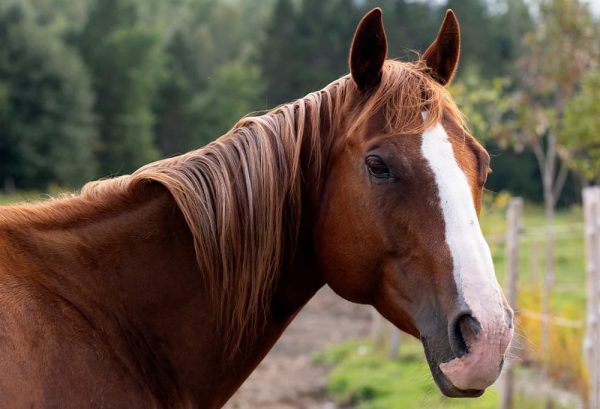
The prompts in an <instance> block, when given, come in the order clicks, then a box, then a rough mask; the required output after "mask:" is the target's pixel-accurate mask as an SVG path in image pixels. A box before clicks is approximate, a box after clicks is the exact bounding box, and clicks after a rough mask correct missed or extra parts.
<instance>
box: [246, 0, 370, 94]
mask: <svg viewBox="0 0 600 409" xmlns="http://www.w3.org/2000/svg"><path fill="white" fill-rule="evenodd" d="M359 18H360V9H359V8H358V7H357V6H356V4H355V2H353V1H350V0H331V1H326V2H325V1H321V0H304V1H301V2H299V4H298V7H294V2H293V1H291V0H278V1H277V2H276V4H275V7H274V10H273V14H272V17H271V18H270V20H269V21H268V22H267V26H266V31H265V37H264V39H263V42H262V44H261V46H260V48H259V51H258V62H259V65H260V68H261V72H262V74H263V78H264V82H265V97H266V101H267V104H268V105H276V104H281V103H284V102H288V101H290V100H293V99H296V98H299V97H302V96H304V95H305V94H307V93H308V92H311V91H314V90H317V89H319V88H320V87H323V86H325V85H327V83H329V82H330V81H333V80H334V79H336V78H337V77H339V76H341V75H343V74H345V73H347V72H348V50H349V47H350V41H351V39H352V35H353V33H354V28H355V26H356V22H357V21H358V19H359Z"/></svg>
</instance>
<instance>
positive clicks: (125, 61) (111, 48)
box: [77, 0, 163, 175]
mask: <svg viewBox="0 0 600 409" xmlns="http://www.w3.org/2000/svg"><path fill="white" fill-rule="evenodd" d="M138 7H139V4H138V3H137V1H136V0H95V2H94V3H93V4H92V7H91V10H90V13H89V17H88V21H87V23H86V25H85V26H84V28H83V30H82V32H81V33H80V34H79V36H78V38H77V44H78V46H79V50H80V52H81V54H82V56H83V57H84V60H85V62H86V64H87V66H88V67H89V70H90V72H91V73H92V78H93V85H94V90H95V93H96V107H95V112H96V115H97V116H98V120H99V130H100V138H101V144H100V146H99V150H98V158H99V161H100V166H101V169H100V171H101V174H102V175H109V174H111V175H112V174H117V173H123V172H130V171H132V170H134V169H136V168H137V167H139V166H140V165H142V164H144V163H147V162H149V161H151V160H154V159H156V158H157V157H158V149H157V148H156V146H155V143H154V135H153V126H154V120H155V118H154V114H153V111H152V102H153V99H154V97H155V95H156V91H157V88H158V83H159V80H160V78H161V75H162V73H163V54H162V52H161V51H162V50H161V36H160V33H159V32H158V30H157V29H155V28H152V27H150V28H148V26H147V25H142V24H141V20H140V16H139V9H138Z"/></svg>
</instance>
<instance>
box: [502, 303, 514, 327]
mask: <svg viewBox="0 0 600 409" xmlns="http://www.w3.org/2000/svg"><path fill="white" fill-rule="evenodd" d="M514 316H515V314H514V313H513V311H512V310H511V309H510V308H506V309H505V310H504V320H505V321H506V326H507V327H508V329H512V327H513V322H514Z"/></svg>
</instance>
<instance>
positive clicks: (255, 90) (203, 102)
mask: <svg viewBox="0 0 600 409" xmlns="http://www.w3.org/2000/svg"><path fill="white" fill-rule="evenodd" d="M261 91H262V90H261V88H260V76H259V73H258V69H257V68H256V67H253V66H245V65H244V64H242V63H237V62H234V63H229V64H224V65H222V66H220V67H219V68H218V69H217V71H216V73H215V76H214V78H213V79H212V80H211V82H210V83H209V85H208V87H207V89H206V91H204V92H203V93H201V94H199V95H198V96H197V97H196V98H195V99H194V100H193V102H192V105H191V107H190V109H191V112H190V118H191V120H192V121H193V122H194V129H195V132H194V133H193V138H192V139H191V141H192V143H193V144H195V147H199V146H202V145H205V144H206V143H208V142H210V141H212V140H213V139H215V138H217V137H218V136H220V135H222V134H223V133H225V132H226V131H227V130H228V129H229V128H231V127H232V126H233V125H234V124H235V122H237V120H238V119H240V118H241V117H243V116H244V115H246V114H247V113H250V112H251V111H253V110H255V109H256V108H257V107H258V105H259V103H258V101H259V100H260V95H261Z"/></svg>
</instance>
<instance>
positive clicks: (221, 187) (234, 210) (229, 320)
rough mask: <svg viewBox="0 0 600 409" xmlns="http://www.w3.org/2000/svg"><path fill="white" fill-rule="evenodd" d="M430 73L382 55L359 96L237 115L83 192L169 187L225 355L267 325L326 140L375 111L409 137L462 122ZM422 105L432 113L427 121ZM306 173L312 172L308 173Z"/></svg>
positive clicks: (335, 86)
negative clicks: (151, 184) (204, 141)
mask: <svg viewBox="0 0 600 409" xmlns="http://www.w3.org/2000/svg"><path fill="white" fill-rule="evenodd" d="M428 72H429V69H428V68H427V67H426V66H425V65H424V63H422V62H421V61H418V62H414V63H401V62H397V61H386V63H385V66H384V70H383V72H382V77H381V83H380V85H379V86H378V87H377V88H376V89H375V90H374V91H373V92H372V93H371V94H370V95H367V96H363V97H361V98H359V97H357V95H359V93H358V92H357V91H356V86H355V84H354V82H353V81H352V80H351V78H350V77H349V76H345V77H342V78H340V79H338V80H336V81H335V82H333V83H331V84H330V85H328V86H327V87H325V88H324V89H323V90H321V91H318V92H314V93H311V94H309V95H307V96H306V97H304V98H302V99H299V100H297V101H295V102H292V103H289V104H286V105H282V106H279V107H277V108H275V109H273V110H271V111H269V112H268V113H266V114H265V115H262V116H250V117H245V118H243V119H241V120H240V121H239V122H238V123H237V124H236V125H235V126H234V127H233V128H232V129H231V130H230V131H229V132H227V133H226V134H225V135H223V136H222V137H220V138H219V139H217V140H216V141H214V142H212V143H210V144H209V145H207V146H205V147H203V148H200V149H198V150H195V151H192V152H189V153H187V154H184V155H181V156H178V157H174V158H169V159H164V160H161V161H158V162H155V163H151V164H149V165H146V166H144V167H142V168H141V169H139V170H138V171H136V172H135V173H133V174H132V175H128V176H122V177H119V178H115V179H109V180H104V181H98V182H91V183H88V184H87V185H86V186H85V187H84V188H83V190H82V193H81V198H82V199H84V201H83V203H90V202H94V203H102V202H107V201H110V200H111V198H114V197H115V196H120V197H123V195H127V192H130V191H131V189H132V188H133V187H135V186H136V185H138V184H140V183H144V182H147V181H155V182H158V183H160V184H162V185H164V186H165V187H166V188H167V189H168V190H169V192H170V193H171V194H172V196H173V198H174V200H175V201H176V203H177V205H178V207H179V209H180V210H181V212H182V214H183V216H184V218H185V220H186V222H187V224H188V226H189V228H190V230H191V232H192V234H193V237H194V246H195V251H196V258H197V262H198V265H199V268H200V270H201V271H202V273H203V275H204V278H205V280H206V288H207V290H208V294H209V297H210V300H209V301H210V303H211V305H212V306H213V308H214V311H215V314H217V319H218V322H219V323H220V325H221V330H222V331H223V333H224V335H225V336H226V339H227V340H228V345H227V346H226V351H227V352H228V353H231V352H234V351H236V350H238V349H239V348H240V347H241V346H242V345H243V343H244V340H245V339H250V338H252V337H253V336H255V335H256V334H257V333H259V332H260V331H261V329H262V326H263V322H264V318H265V315H266V314H268V312H269V301H270V295H271V291H272V289H273V288H274V285H275V283H276V281H277V278H278V275H279V272H280V271H281V269H282V267H284V265H285V263H286V262H289V260H287V259H284V257H285V256H286V255H287V256H290V255H291V254H292V253H293V249H294V247H295V240H296V236H297V232H298V227H299V224H300V216H301V211H302V209H301V202H302V197H301V196H302V188H303V181H306V182H308V183H310V184H311V188H315V189H318V183H319V182H318V181H319V180H321V177H320V175H321V173H322V171H323V167H324V166H323V161H324V160H325V159H326V157H327V155H326V154H324V152H326V150H327V148H326V147H325V146H330V145H331V144H335V143H340V140H342V139H341V138H342V136H341V135H344V136H345V137H347V138H351V137H352V135H354V134H355V132H356V130H357V129H359V128H360V127H361V126H362V125H364V124H365V123H367V122H368V121H369V120H370V119H371V118H372V117H373V116H374V115H383V116H384V118H385V123H386V124H387V131H388V132H395V133H400V134H407V135H409V134H420V133H422V132H423V131H424V130H425V129H427V128H429V127H431V126H433V125H434V124H436V123H438V122H439V121H440V120H441V118H442V115H444V114H448V115H451V116H453V117H454V118H456V119H457V120H458V122H459V123H460V124H462V119H461V115H460V112H459V111H458V109H457V107H456V105H455V104H454V102H453V101H452V99H451V98H450V96H449V94H448V93H447V91H446V90H445V89H444V88H443V87H442V86H440V85H439V84H438V83H437V82H435V81H434V80H432V79H431V77H430V75H428ZM357 98H358V99H357ZM423 110H427V111H428V112H429V114H428V115H427V116H426V118H425V120H423V117H422V115H421V113H422V111H423ZM324 130H326V131H324ZM336 140H337V142H336ZM307 147H309V150H308V151H306V149H307ZM301 153H302V155H303V156H302V157H301ZM307 154H308V156H306V155H307ZM301 159H302V160H303V161H305V162H303V163H301ZM306 161H307V162H306ZM309 164H310V166H308V165H309ZM303 165H304V168H303ZM303 169H304V170H303ZM306 169H310V174H308V175H307V174H303V171H306ZM61 202H63V204H62V205H61V207H64V206H65V203H64V201H61ZM73 203H76V202H73ZM46 206H52V205H51V204H50V205H46ZM73 206H76V205H75V204H73ZM38 210H39V209H38ZM36 213H38V214H39V213H41V212H40V211H37V212H36Z"/></svg>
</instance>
